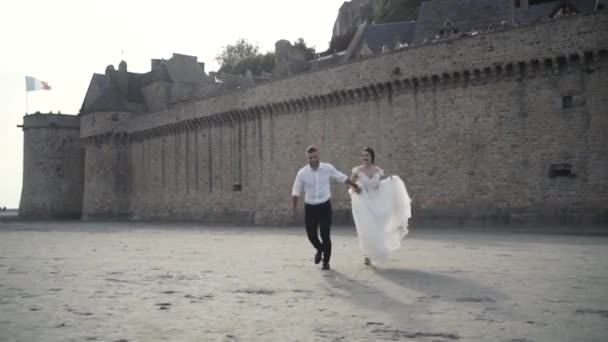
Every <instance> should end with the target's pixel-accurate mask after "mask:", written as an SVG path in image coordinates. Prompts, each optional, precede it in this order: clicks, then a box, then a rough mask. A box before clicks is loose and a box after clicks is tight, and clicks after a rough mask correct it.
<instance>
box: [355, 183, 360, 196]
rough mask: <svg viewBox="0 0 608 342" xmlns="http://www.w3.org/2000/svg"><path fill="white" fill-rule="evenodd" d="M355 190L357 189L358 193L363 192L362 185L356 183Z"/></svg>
mask: <svg viewBox="0 0 608 342" xmlns="http://www.w3.org/2000/svg"><path fill="white" fill-rule="evenodd" d="M354 190H355V193H357V194H359V193H361V187H360V186H359V185H358V184H355V188H354Z"/></svg>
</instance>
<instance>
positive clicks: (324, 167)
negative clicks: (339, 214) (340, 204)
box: [291, 163, 348, 205]
mask: <svg viewBox="0 0 608 342" xmlns="http://www.w3.org/2000/svg"><path fill="white" fill-rule="evenodd" d="M330 179H334V180H336V181H338V182H340V183H344V182H345V181H346V180H347V179H348V177H347V176H346V175H345V174H343V173H342V172H340V171H338V170H336V168H335V167H334V166H333V165H331V164H328V163H319V167H318V168H317V169H316V170H315V169H313V168H311V167H310V165H306V166H304V167H303V168H301V169H300V171H298V174H297V175H296V180H295V182H294V183H293V190H292V192H291V194H292V195H293V196H300V193H302V191H304V193H305V196H304V202H305V203H306V204H313V205H315V204H321V203H325V202H327V201H328V200H329V199H330V198H331V191H330V187H329V180H330Z"/></svg>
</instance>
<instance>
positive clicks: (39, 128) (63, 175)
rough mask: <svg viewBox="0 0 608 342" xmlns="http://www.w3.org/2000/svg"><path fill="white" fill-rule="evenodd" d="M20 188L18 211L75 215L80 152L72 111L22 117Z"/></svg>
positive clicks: (40, 215)
mask: <svg viewBox="0 0 608 342" xmlns="http://www.w3.org/2000/svg"><path fill="white" fill-rule="evenodd" d="M23 135H24V144H23V188H22V192H21V201H20V204H19V215H20V216H22V217H28V218H74V217H76V218H79V217H80V215H81V210H82V193H83V176H84V175H83V167H84V162H83V155H84V150H83V148H82V145H81V141H80V120H79V118H78V117H77V116H75V115H60V114H34V115H27V116H25V117H24V118H23Z"/></svg>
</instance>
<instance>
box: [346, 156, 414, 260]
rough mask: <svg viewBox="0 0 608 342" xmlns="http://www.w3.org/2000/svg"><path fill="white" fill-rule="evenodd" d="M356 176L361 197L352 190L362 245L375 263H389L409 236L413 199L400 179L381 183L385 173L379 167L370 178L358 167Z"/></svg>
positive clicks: (390, 179)
mask: <svg viewBox="0 0 608 342" xmlns="http://www.w3.org/2000/svg"><path fill="white" fill-rule="evenodd" d="M353 173H355V174H356V175H357V184H358V185H359V186H360V187H361V192H360V193H359V194H356V193H355V192H354V191H353V190H352V189H351V190H349V193H350V195H351V203H352V213H353V218H354V220H355V226H356V228H357V235H358V237H359V246H360V247H361V249H362V250H363V252H364V253H365V255H366V256H367V257H369V258H370V259H371V260H372V261H378V262H382V261H386V260H387V259H388V256H389V254H390V253H391V252H394V251H396V250H398V249H399V247H401V240H402V239H403V237H405V236H406V235H407V233H408V229H407V227H408V221H409V219H410V218H411V217H412V210H411V199H410V196H409V194H408V192H407V189H406V188H405V184H404V183H403V181H402V180H401V178H399V177H398V176H392V177H390V178H385V179H383V180H380V178H381V176H382V175H383V171H382V170H381V169H379V168H378V169H377V171H376V173H375V174H374V175H373V176H372V177H371V178H370V177H369V176H368V175H366V174H365V172H362V171H360V170H359V168H358V167H356V168H354V169H353Z"/></svg>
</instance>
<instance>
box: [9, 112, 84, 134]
mask: <svg viewBox="0 0 608 342" xmlns="http://www.w3.org/2000/svg"><path fill="white" fill-rule="evenodd" d="M20 127H22V128H23V130H24V131H25V130H29V129H38V128H59V129H76V130H79V129H80V118H79V117H78V116H76V115H68V114H53V113H48V114H41V113H35V114H28V115H25V116H24V117H23V125H22V126H20Z"/></svg>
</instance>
